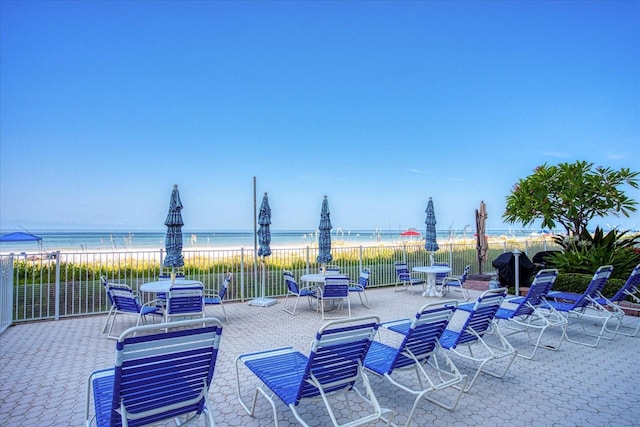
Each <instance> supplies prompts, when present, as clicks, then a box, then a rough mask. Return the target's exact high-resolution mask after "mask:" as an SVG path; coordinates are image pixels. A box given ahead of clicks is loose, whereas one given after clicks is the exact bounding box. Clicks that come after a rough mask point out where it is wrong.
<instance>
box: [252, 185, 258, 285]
mask: <svg viewBox="0 0 640 427" xmlns="http://www.w3.org/2000/svg"><path fill="white" fill-rule="evenodd" d="M257 211H258V207H257V204H256V177H255V176H254V177H253V289H254V292H255V295H256V296H257V295H258V218H257V215H258V214H257Z"/></svg>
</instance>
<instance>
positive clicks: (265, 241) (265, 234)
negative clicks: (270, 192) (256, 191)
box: [258, 193, 271, 257]
mask: <svg viewBox="0 0 640 427" xmlns="http://www.w3.org/2000/svg"><path fill="white" fill-rule="evenodd" d="M258 224H259V225H260V228H259V229H258V243H259V244H260V248H259V249H258V256H261V257H267V256H269V255H271V248H270V247H269V245H270V244H271V231H270V230H269V226H270V225H271V208H270V207H269V198H268V197H267V193H264V196H263V197H262V204H261V205H260V213H259V214H258Z"/></svg>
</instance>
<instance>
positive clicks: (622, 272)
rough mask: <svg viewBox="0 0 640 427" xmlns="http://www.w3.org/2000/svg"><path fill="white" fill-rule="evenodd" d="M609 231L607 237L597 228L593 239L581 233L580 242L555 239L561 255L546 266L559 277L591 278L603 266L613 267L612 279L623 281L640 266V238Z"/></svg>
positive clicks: (639, 235)
mask: <svg viewBox="0 0 640 427" xmlns="http://www.w3.org/2000/svg"><path fill="white" fill-rule="evenodd" d="M627 233H628V232H627V231H622V232H619V231H618V230H615V229H614V230H611V231H609V233H607V234H606V235H605V234H604V231H603V230H602V229H601V228H600V227H597V228H596V230H595V232H594V233H593V235H591V234H590V233H589V232H587V231H585V232H583V233H582V234H581V235H580V237H579V238H575V237H566V236H557V237H554V241H555V242H556V243H557V244H558V245H560V246H562V249H563V251H562V252H559V253H554V254H551V255H549V257H548V258H547V262H548V264H549V265H550V266H552V267H554V268H557V269H558V270H559V271H560V272H561V273H582V274H586V275H589V277H591V276H592V275H593V273H594V272H595V271H596V270H597V269H598V268H599V267H600V266H603V265H612V266H613V273H612V275H611V277H612V278H619V279H625V280H626V278H627V277H629V274H630V273H631V271H632V270H633V268H634V267H635V266H636V265H638V263H640V252H639V251H637V250H636V246H637V245H638V244H640V234H638V235H634V236H633V235H627Z"/></svg>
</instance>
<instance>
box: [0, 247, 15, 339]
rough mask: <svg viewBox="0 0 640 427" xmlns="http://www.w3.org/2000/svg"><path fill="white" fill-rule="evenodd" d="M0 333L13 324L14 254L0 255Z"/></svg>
mask: <svg viewBox="0 0 640 427" xmlns="http://www.w3.org/2000/svg"><path fill="white" fill-rule="evenodd" d="M0 261H1V263H0V334H1V333H2V332H4V331H5V330H6V329H7V328H8V327H9V326H11V325H12V324H13V254H11V255H9V256H8V257H0Z"/></svg>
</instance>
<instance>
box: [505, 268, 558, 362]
mask: <svg viewBox="0 0 640 427" xmlns="http://www.w3.org/2000/svg"><path fill="white" fill-rule="evenodd" d="M557 277H558V270H556V269H555V268H553V269H545V270H540V271H539V272H538V273H537V274H536V276H535V278H534V279H533V282H532V283H531V286H530V287H529V291H528V292H527V295H526V296H524V297H517V298H513V299H507V300H505V301H504V302H503V305H502V306H501V307H500V308H499V309H498V311H497V312H496V316H495V319H496V321H497V323H498V325H502V326H504V327H505V329H509V330H510V331H509V332H508V333H505V334H504V336H505V337H510V336H513V335H516V334H519V333H523V332H525V333H526V334H527V338H528V340H529V343H531V344H532V345H533V351H532V353H531V354H529V355H523V354H522V353H521V352H518V356H519V357H522V358H524V359H529V360H531V359H533V357H534V356H535V355H536V351H537V350H538V348H539V347H542V348H544V349H547V350H553V351H556V350H558V349H560V345H561V344H562V333H563V331H564V328H565V327H566V325H567V319H566V318H565V317H564V316H562V315H561V314H560V313H559V312H557V311H556V310H553V309H552V308H551V309H550V308H548V307H547V310H541V306H542V305H543V304H544V299H545V297H546V296H547V294H548V293H549V290H550V289H551V287H552V286H553V283H554V282H555V281H556V278H557ZM503 321H504V322H503ZM552 327H558V328H561V335H560V340H559V342H558V343H557V344H553V345H552V344H544V345H541V342H542V336H543V335H544V333H545V331H546V330H547V329H548V328H552ZM532 330H535V331H537V335H536V336H534V337H533V338H532V336H531V332H532Z"/></svg>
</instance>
